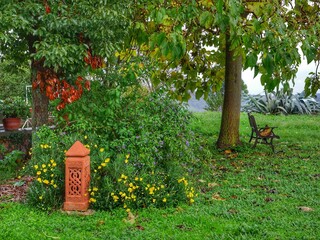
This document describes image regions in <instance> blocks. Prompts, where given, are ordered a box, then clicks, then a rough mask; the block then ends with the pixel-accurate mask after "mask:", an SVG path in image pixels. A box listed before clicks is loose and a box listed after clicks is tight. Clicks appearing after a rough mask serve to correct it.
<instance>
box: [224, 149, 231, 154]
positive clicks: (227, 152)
mask: <svg viewBox="0 0 320 240" xmlns="http://www.w3.org/2000/svg"><path fill="white" fill-rule="evenodd" d="M224 153H225V154H230V153H232V150H230V149H227V150H225V151H224Z"/></svg>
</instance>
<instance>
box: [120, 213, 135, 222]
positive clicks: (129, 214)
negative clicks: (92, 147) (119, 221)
mask: <svg viewBox="0 0 320 240" xmlns="http://www.w3.org/2000/svg"><path fill="white" fill-rule="evenodd" d="M137 218H138V215H136V216H135V215H133V213H132V212H128V217H127V219H123V221H124V222H125V223H129V224H135V222H136V219H137Z"/></svg>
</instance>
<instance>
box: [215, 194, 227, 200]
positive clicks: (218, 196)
mask: <svg viewBox="0 0 320 240" xmlns="http://www.w3.org/2000/svg"><path fill="white" fill-rule="evenodd" d="M212 199H213V200H217V201H225V200H226V199H225V198H222V197H220V195H219V194H218V193H214V194H212Z"/></svg>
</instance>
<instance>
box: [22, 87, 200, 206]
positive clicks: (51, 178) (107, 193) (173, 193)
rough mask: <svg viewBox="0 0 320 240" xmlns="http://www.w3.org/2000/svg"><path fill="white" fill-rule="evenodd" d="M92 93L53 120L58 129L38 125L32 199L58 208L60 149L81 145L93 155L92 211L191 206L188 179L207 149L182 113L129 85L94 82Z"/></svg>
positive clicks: (163, 99) (158, 97) (192, 194)
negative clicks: (184, 203) (112, 86)
mask: <svg viewBox="0 0 320 240" xmlns="http://www.w3.org/2000/svg"><path fill="white" fill-rule="evenodd" d="M92 88H93V89H95V90H92V91H91V92H89V93H87V94H86V95H85V96H83V98H82V99H81V100H79V102H75V103H74V104H71V105H70V106H67V108H66V109H65V110H64V111H63V112H60V113H59V115H56V117H57V119H58V120H59V125H60V126H61V127H60V128H57V129H56V130H51V129H49V128H48V127H43V128H42V129H40V130H39V131H38V132H37V134H36V136H35V138H34V139H33V143H34V148H33V152H32V153H33V157H32V161H31V163H30V166H29V171H31V172H33V174H34V175H35V176H36V177H37V178H36V181H35V182H34V183H33V184H32V186H31V187H30V191H29V194H28V199H29V202H30V203H31V204H33V205H36V206H38V207H40V208H42V209H51V208H57V207H59V206H60V205H61V203H62V196H63V194H64V179H63V175H64V174H63V172H64V159H65V157H64V152H65V151H66V150H67V149H69V148H70V147H71V146H72V144H73V143H74V142H75V141H76V140H79V141H81V142H82V143H83V144H84V145H85V146H86V147H87V148H89V149H90V151H91V152H90V157H91V175H92V176H91V188H90V196H91V198H90V202H91V204H92V206H93V207H94V208H96V209H113V208H116V207H124V208H126V209H127V211H130V209H132V208H140V207H148V206H157V207H161V206H169V205H176V204H178V203H179V202H181V201H187V202H189V203H193V202H194V197H195V195H196V194H195V191H194V189H193V188H192V186H191V185H192V184H190V181H189V182H188V179H187V178H188V174H192V173H193V171H194V169H196V165H200V163H201V160H202V159H199V157H198V155H200V154H198V153H199V151H202V152H203V151H205V150H204V149H203V148H202V147H201V146H199V145H198V139H196V136H195V135H194V134H193V133H192V132H191V131H190V129H189V126H188V123H189V120H190V118H191V115H190V113H189V112H188V111H187V110H186V108H185V107H184V106H181V105H180V104H178V103H176V102H174V101H172V100H170V99H168V98H167V97H166V96H165V94H163V93H162V92H155V93H152V94H148V93H146V92H145V91H144V90H143V89H142V90H141V88H129V89H127V90H126V91H125V92H123V93H121V91H120V89H108V88H107V87H106V86H105V85H103V84H101V83H99V82H94V83H93V84H92ZM68 113H72V114H68ZM62 119H68V123H69V124H66V123H65V122H63V121H62ZM53 163H55V166H54V168H53V165H52V164H53Z"/></svg>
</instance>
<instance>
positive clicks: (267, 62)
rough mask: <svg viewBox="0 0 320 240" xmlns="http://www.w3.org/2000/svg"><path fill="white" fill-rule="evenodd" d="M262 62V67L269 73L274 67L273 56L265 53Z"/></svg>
mask: <svg viewBox="0 0 320 240" xmlns="http://www.w3.org/2000/svg"><path fill="white" fill-rule="evenodd" d="M262 64H263V67H264V68H265V69H266V71H267V73H268V74H270V75H271V74H272V73H273V69H274V66H273V58H272V56H271V54H267V55H266V56H265V58H263V59H262Z"/></svg>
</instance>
